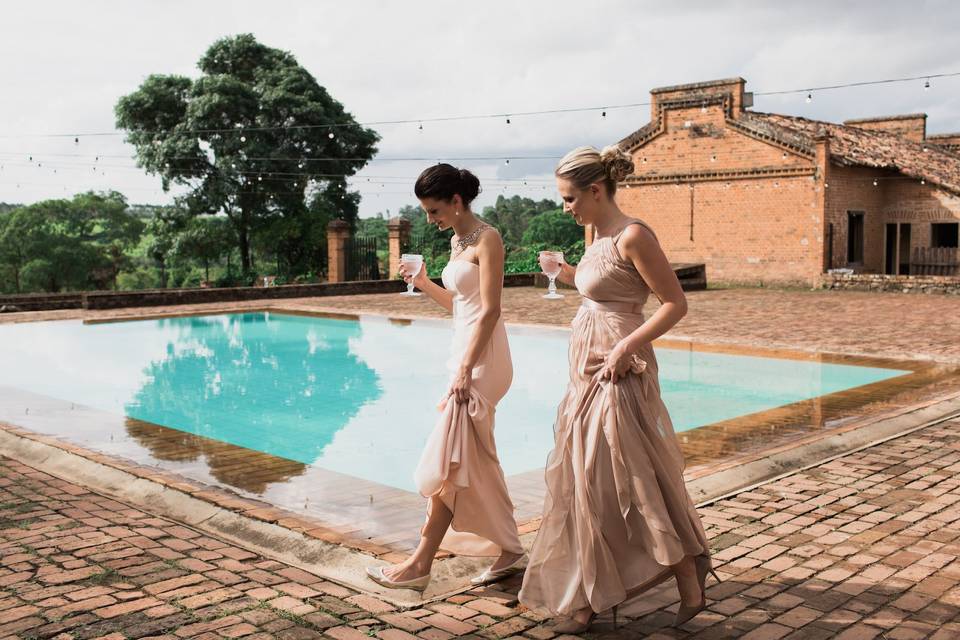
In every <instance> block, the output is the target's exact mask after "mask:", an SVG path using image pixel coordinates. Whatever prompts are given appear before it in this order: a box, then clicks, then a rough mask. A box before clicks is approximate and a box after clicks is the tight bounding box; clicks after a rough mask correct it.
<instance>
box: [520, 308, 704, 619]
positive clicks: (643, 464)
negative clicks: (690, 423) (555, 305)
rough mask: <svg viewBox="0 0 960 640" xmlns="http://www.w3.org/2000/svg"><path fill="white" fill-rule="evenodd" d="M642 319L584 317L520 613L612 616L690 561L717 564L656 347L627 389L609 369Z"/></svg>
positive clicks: (575, 335) (573, 347) (596, 313)
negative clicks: (710, 557) (664, 391)
mask: <svg viewBox="0 0 960 640" xmlns="http://www.w3.org/2000/svg"><path fill="white" fill-rule="evenodd" d="M642 321H643V316H641V315H639V314H634V313H615V312H609V311H601V310H591V309H587V308H581V310H580V312H579V313H578V314H577V317H576V318H575V319H574V322H573V331H572V334H571V340H570V350H569V355H570V384H569V386H568V388H567V391H566V394H565V395H564V397H563V399H562V401H561V403H560V406H559V408H558V411H557V418H556V423H555V426H554V431H555V433H554V435H555V440H554V449H553V451H552V452H551V453H550V455H549V457H548V460H547V466H546V471H545V480H546V488H547V496H546V500H545V504H544V509H543V518H542V521H541V524H540V529H539V532H538V534H537V538H536V540H535V542H534V545H533V549H532V551H531V553H530V561H529V564H528V566H527V572H526V575H525V577H524V582H523V587H522V589H521V591H520V596H519V597H520V601H521V602H522V603H523V604H524V605H526V606H528V607H530V608H532V609H542V610H546V611H549V612H550V613H551V614H553V615H571V614H572V613H574V612H576V611H578V610H581V609H584V608H587V607H589V608H590V609H592V610H593V611H597V612H601V611H606V610H607V609H610V608H611V607H613V606H614V605H618V604H620V603H622V602H624V600H626V599H627V598H628V596H630V597H632V596H634V595H637V594H638V593H639V592H640V591H642V590H643V589H644V588H645V586H646V585H649V584H651V583H652V582H654V581H655V580H656V578H657V577H658V576H660V575H662V574H663V573H664V572H665V571H668V567H669V566H670V565H674V564H677V563H678V562H679V561H680V560H682V559H683V557H684V556H686V555H694V556H695V555H705V554H708V553H709V551H708V544H707V540H706V536H705V534H704V531H703V527H702V524H701V523H700V518H699V516H698V514H697V512H696V509H695V507H694V505H693V502H692V500H691V499H690V496H689V494H688V493H687V490H686V486H685V484H684V480H683V455H682V453H681V451H680V447H679V444H678V442H677V438H676V435H675V434H674V431H673V425H672V423H671V421H670V416H669V414H668V412H667V409H666V407H665V406H664V404H663V401H662V400H661V397H660V385H659V381H658V377H657V360H656V356H655V355H654V352H653V348H652V346H650V345H647V346H645V347H644V348H643V349H642V350H641V351H640V352H639V353H638V354H637V356H638V358H637V359H636V360H635V364H634V366H633V368H632V370H631V371H630V372H629V373H628V374H627V375H626V377H624V378H621V379H620V380H618V381H617V382H616V383H612V382H610V381H609V380H602V379H600V377H599V371H600V368H601V367H602V365H603V362H604V358H605V357H606V355H607V354H608V353H609V352H610V350H611V349H612V348H613V347H614V346H615V345H616V343H617V342H618V341H619V340H620V339H621V338H622V337H624V336H626V335H627V334H629V333H630V332H632V331H633V330H634V329H636V328H637V327H638V326H639V325H640V323H642Z"/></svg>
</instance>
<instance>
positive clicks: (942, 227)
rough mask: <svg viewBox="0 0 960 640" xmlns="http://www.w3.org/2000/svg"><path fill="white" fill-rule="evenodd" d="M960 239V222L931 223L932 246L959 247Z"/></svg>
mask: <svg viewBox="0 0 960 640" xmlns="http://www.w3.org/2000/svg"><path fill="white" fill-rule="evenodd" d="M958 240H960V223H958V222H934V223H933V224H931V225H930V246H931V247H957V246H960V242H958Z"/></svg>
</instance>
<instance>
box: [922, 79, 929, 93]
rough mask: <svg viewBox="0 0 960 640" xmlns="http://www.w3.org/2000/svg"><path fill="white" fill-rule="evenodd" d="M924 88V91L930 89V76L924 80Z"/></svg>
mask: <svg viewBox="0 0 960 640" xmlns="http://www.w3.org/2000/svg"><path fill="white" fill-rule="evenodd" d="M923 90H924V91H929V90H930V78H927V79H926V80H924V81H923Z"/></svg>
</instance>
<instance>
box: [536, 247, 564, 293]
mask: <svg viewBox="0 0 960 640" xmlns="http://www.w3.org/2000/svg"><path fill="white" fill-rule="evenodd" d="M562 265H563V252H562V251H541V252H540V268H541V269H543V272H544V273H545V274H546V276H547V277H548V278H549V279H550V286H549V287H548V288H547V293H546V294H545V295H544V296H543V297H544V298H547V299H548V300H557V299H559V298H562V297H563V294H560V293H557V276H558V275H560V270H561V268H562Z"/></svg>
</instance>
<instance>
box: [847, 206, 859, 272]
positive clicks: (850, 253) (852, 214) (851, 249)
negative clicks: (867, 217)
mask: <svg viewBox="0 0 960 640" xmlns="http://www.w3.org/2000/svg"><path fill="white" fill-rule="evenodd" d="M847 263H849V264H862V263H863V212H862V211H848V212H847Z"/></svg>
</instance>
